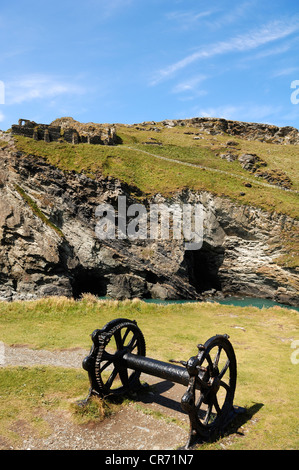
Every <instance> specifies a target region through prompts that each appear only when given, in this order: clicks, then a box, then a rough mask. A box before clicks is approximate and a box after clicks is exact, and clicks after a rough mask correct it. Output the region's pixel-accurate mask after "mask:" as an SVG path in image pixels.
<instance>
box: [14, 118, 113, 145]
mask: <svg viewBox="0 0 299 470" xmlns="http://www.w3.org/2000/svg"><path fill="white" fill-rule="evenodd" d="M74 123H76V121H74ZM11 131H12V134H13V135H21V136H24V137H30V138H32V139H34V140H44V141H45V142H59V141H66V142H69V143H71V144H79V143H88V144H93V145H114V144H115V143H116V138H117V137H116V131H115V128H114V127H113V126H108V127H102V128H101V129H99V128H98V126H97V128H96V129H95V130H93V131H92V132H88V130H82V131H80V130H78V129H76V128H75V127H68V126H63V125H62V126H59V125H52V124H37V123H36V122H34V121H29V120H28V119H19V122H18V124H13V125H12V127H11Z"/></svg>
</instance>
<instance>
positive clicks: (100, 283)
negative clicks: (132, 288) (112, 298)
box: [72, 268, 107, 299]
mask: <svg viewBox="0 0 299 470" xmlns="http://www.w3.org/2000/svg"><path fill="white" fill-rule="evenodd" d="M72 288H73V296H74V298H75V299H78V298H80V297H81V296H82V294H87V293H88V294H93V295H95V296H97V297H104V296H105V295H106V293H107V282H106V280H105V279H104V277H103V275H102V274H100V273H99V272H98V271H97V270H95V269H84V268H81V269H79V270H78V271H76V272H75V273H74V274H73V280H72Z"/></svg>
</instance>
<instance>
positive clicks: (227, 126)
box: [149, 117, 299, 145]
mask: <svg viewBox="0 0 299 470" xmlns="http://www.w3.org/2000/svg"><path fill="white" fill-rule="evenodd" d="M149 124H150V125H152V123H149ZM163 124H164V125H165V126H167V127H174V126H191V127H195V128H198V129H199V130H200V131H203V132H207V133H208V134H211V135H216V134H223V133H225V134H229V135H231V136H239V137H241V138H243V139H247V140H259V141H261V142H269V143H275V144H293V145H298V144H299V132H298V129H295V128H294V127H291V126H285V127H278V126H274V125H270V124H260V123H255V122H240V121H231V120H227V119H219V118H208V117H195V118H192V119H184V120H182V119H181V120H167V121H163Z"/></svg>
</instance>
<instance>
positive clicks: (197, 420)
mask: <svg viewBox="0 0 299 470" xmlns="http://www.w3.org/2000/svg"><path fill="white" fill-rule="evenodd" d="M91 337H92V341H93V345H92V347H91V351H90V353H89V355H88V356H87V357H86V358H85V359H84V360H83V364H82V365H83V368H84V369H85V370H86V371H88V375H89V380H90V385H91V387H90V393H89V396H92V395H97V396H100V397H107V396H111V395H113V396H118V395H122V394H125V393H128V392H131V391H133V390H136V389H138V388H139V387H141V383H140V380H139V379H140V375H141V373H145V374H148V375H153V376H155V377H159V378H162V379H165V380H168V381H171V382H174V383H179V384H182V385H185V386H186V387H187V389H186V392H185V393H184V395H183V396H182V399H181V406H182V409H183V410H184V411H185V412H186V413H188V415H189V421H190V433H189V439H188V442H187V444H186V448H189V447H192V446H193V445H194V444H195V443H197V442H199V441H203V440H207V439H210V438H211V437H212V436H214V435H215V434H218V433H219V432H221V431H222V430H223V429H224V428H225V427H226V426H227V424H228V422H229V421H230V420H231V419H232V417H233V415H234V413H233V412H234V407H233V399H234V394H235V388H236V379H237V363H236V357H235V353H234V350H233V347H232V345H231V343H230V341H229V339H228V336H227V335H216V336H213V337H212V338H210V339H209V340H208V341H206V343H205V344H204V345H201V344H200V345H198V346H197V350H198V351H197V354H196V355H194V356H192V357H190V359H188V360H187V361H170V362H162V361H158V360H156V359H152V358H149V357H146V355H145V352H146V351H145V350H146V347H145V340H144V337H143V334H142V332H141V330H140V329H139V328H138V326H137V323H136V322H135V321H132V320H128V319H124V318H119V319H116V320H112V321H111V322H109V323H107V324H106V325H105V326H104V328H102V329H101V330H95V331H94V332H93V333H92V335H91ZM176 362H178V363H179V364H180V365H178V364H177V363H176Z"/></svg>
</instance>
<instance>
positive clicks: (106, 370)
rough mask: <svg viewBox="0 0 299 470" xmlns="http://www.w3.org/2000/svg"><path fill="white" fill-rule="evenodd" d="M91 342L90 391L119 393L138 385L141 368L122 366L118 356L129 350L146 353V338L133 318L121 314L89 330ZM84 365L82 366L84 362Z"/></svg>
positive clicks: (135, 352)
mask: <svg viewBox="0 0 299 470" xmlns="http://www.w3.org/2000/svg"><path fill="white" fill-rule="evenodd" d="M92 339H93V342H94V345H93V347H92V351H91V353H90V356H89V358H87V362H88V361H89V363H91V364H90V365H91V366H90V367H89V366H88V364H87V366H86V367H85V368H86V369H87V370H88V371H89V376H90V381H91V384H92V389H93V390H92V391H93V392H96V394H98V395H100V396H102V397H106V396H108V395H113V396H119V395H122V394H124V393H126V392H129V391H131V390H133V389H134V388H136V387H138V386H139V385H140V382H139V377H140V374H141V373H140V372H138V371H134V370H130V369H127V368H126V367H124V366H122V364H121V361H120V359H121V358H122V356H123V355H124V354H125V353H127V352H129V353H132V354H138V355H140V356H145V350H146V347H145V340H144V337H143V334H142V332H141V330H140V329H139V328H138V326H137V324H136V322H135V321H132V320H127V319H125V318H120V319H117V320H113V321H111V322H109V323H107V324H106V325H105V326H104V328H103V329H102V330H95V331H94V332H93V334H92ZM83 367H84V366H83Z"/></svg>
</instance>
